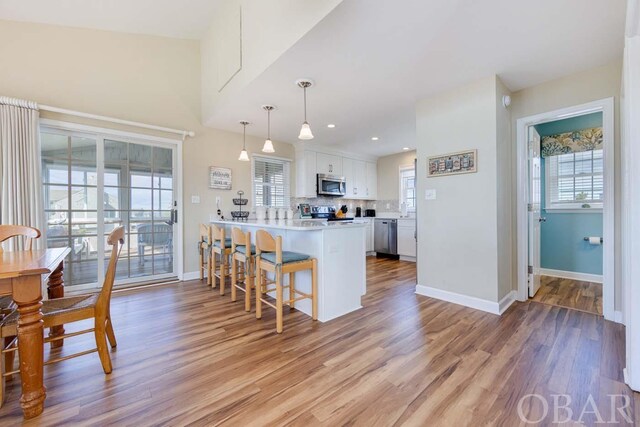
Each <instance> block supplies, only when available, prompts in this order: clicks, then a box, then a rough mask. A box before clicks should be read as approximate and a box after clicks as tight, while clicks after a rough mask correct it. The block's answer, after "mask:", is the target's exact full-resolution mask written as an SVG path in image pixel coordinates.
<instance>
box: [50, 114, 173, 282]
mask: <svg viewBox="0 0 640 427" xmlns="http://www.w3.org/2000/svg"><path fill="white" fill-rule="evenodd" d="M39 125H40V126H45V127H49V128H55V129H61V130H66V131H71V132H84V133H87V134H99V135H103V136H105V135H106V136H111V137H114V138H119V139H120V140H122V141H124V142H133V143H143V144H145V143H146V144H149V143H160V144H165V145H169V146H174V148H175V153H176V156H175V158H174V160H173V161H174V171H175V174H174V180H175V184H174V188H175V192H176V193H177V195H175V200H176V201H177V202H178V226H177V228H176V230H175V234H174V238H175V240H176V241H177V242H178V244H175V242H174V248H175V249H174V250H175V258H174V274H167V275H166V277H167V278H169V277H174V276H177V277H178V280H182V278H183V275H184V259H183V246H184V242H183V220H184V210H183V194H182V193H183V188H182V142H183V141H182V140H181V139H173V138H165V137H160V136H154V135H148V134H144V133H136V132H128V131H121V130H116V129H109V128H103V127H99V126H90V125H83V124H80V123H74V122H67V121H64V120H56V119H45V118H41V119H40V124H39ZM98 172H100V171H98ZM98 179H99V182H100V181H101V180H102V179H103V178H102V177H101V174H99V175H98ZM100 200H101V199H100ZM163 276H164V275H163ZM163 276H159V277H157V279H160V280H161V279H162V277H163ZM137 282H139V280H138V281H136V279H135V278H133V279H122V280H117V281H116V283H117V284H122V285H128V284H134V283H137ZM100 283H101V279H100V278H98V285H100ZM82 286H83V285H79V286H77V287H74V289H77V290H82V289H81V287H82Z"/></svg>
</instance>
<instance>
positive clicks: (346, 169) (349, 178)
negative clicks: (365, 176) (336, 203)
mask: <svg viewBox="0 0 640 427" xmlns="http://www.w3.org/2000/svg"><path fill="white" fill-rule="evenodd" d="M353 162H354V160H353V159H350V158H348V157H343V158H342V176H344V180H345V182H346V183H347V195H346V196H345V197H347V198H349V199H353V198H355V196H356V195H355V192H354V191H355V175H354V169H353Z"/></svg>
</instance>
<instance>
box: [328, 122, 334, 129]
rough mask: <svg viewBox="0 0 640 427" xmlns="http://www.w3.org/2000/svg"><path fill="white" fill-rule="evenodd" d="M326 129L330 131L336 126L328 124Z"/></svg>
mask: <svg viewBox="0 0 640 427" xmlns="http://www.w3.org/2000/svg"><path fill="white" fill-rule="evenodd" d="M327 127H328V128H330V129H333V128H334V127H336V125H334V124H333V123H329V124H328V125H327Z"/></svg>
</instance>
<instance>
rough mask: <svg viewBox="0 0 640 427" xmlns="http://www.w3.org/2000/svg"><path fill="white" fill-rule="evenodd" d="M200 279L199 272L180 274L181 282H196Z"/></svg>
mask: <svg viewBox="0 0 640 427" xmlns="http://www.w3.org/2000/svg"><path fill="white" fill-rule="evenodd" d="M199 278H200V272H199V271H197V270H196V271H190V272H188V273H182V280H183V281H187V280H198V279H199Z"/></svg>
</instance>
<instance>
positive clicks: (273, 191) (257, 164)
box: [251, 156, 291, 208]
mask: <svg viewBox="0 0 640 427" xmlns="http://www.w3.org/2000/svg"><path fill="white" fill-rule="evenodd" d="M290 169H291V162H289V161H288V160H281V159H274V158H270V157H262V156H252V159H251V176H252V179H253V184H252V185H253V206H254V207H258V206H265V207H274V208H288V207H289V206H290V205H291V202H290V199H291V179H290V178H289V176H290V174H289V172H290Z"/></svg>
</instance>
